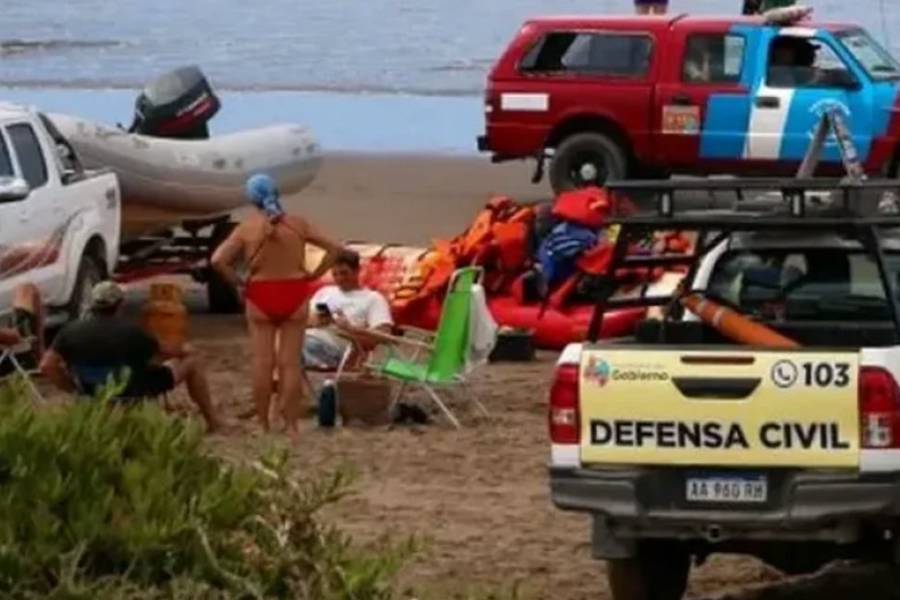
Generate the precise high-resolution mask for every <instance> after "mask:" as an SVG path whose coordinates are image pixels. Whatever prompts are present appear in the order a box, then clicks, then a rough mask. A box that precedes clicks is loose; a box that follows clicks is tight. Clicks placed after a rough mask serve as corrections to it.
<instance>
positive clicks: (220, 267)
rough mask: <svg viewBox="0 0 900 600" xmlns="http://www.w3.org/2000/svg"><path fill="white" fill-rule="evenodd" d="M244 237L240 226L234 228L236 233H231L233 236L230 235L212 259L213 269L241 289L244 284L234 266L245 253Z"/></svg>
mask: <svg viewBox="0 0 900 600" xmlns="http://www.w3.org/2000/svg"><path fill="white" fill-rule="evenodd" d="M242 235H243V227H242V226H241V225H238V226H237V227H235V228H234V231H232V232H231V235H229V236H228V238H226V239H225V241H224V242H222V243H221V244H219V247H218V248H216V251H215V252H213V255H212V259H210V262H211V263H212V267H213V269H215V270H216V271H218V273H219V274H220V275H221V276H222V277H223V278H224V279H225V281H227V282H228V283H230V284H231V285H233V286H235V287H240V286H241V284H242V282H241V279H240V277H238V274H237V271H236V270H235V268H234V264H235V263H236V262H237V261H238V259H239V258H240V257H241V255H242V254H243V252H244V240H243V237H242Z"/></svg>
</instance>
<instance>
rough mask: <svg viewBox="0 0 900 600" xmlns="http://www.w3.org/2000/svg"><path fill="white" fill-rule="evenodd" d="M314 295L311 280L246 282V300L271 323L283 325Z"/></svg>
mask: <svg viewBox="0 0 900 600" xmlns="http://www.w3.org/2000/svg"><path fill="white" fill-rule="evenodd" d="M314 293H315V288H314V286H313V282H312V280H311V279H306V278H299V277H298V278H294V279H260V280H252V281H248V282H247V291H246V294H245V295H246V298H247V300H249V301H250V302H252V303H253V306H255V307H256V308H258V309H259V310H260V311H262V312H263V313H264V314H265V315H266V316H267V317H269V320H270V321H272V322H273V323H283V322H284V321H287V320H288V319H290V318H291V317H293V316H294V314H296V312H297V309H299V308H300V307H301V306H302V305H303V303H304V302H306V301H307V300H309V299H310V298H311V297H312V295H313V294H314Z"/></svg>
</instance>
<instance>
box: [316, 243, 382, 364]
mask: <svg viewBox="0 0 900 600" xmlns="http://www.w3.org/2000/svg"><path fill="white" fill-rule="evenodd" d="M331 275H332V278H333V279H334V285H329V286H325V287H323V288H321V289H320V290H319V291H318V292H316V293H315V295H314V296H313V297H312V300H311V301H310V309H311V310H312V315H310V320H309V323H310V329H307V331H306V338H305V340H304V342H303V361H304V364H305V365H306V366H307V367H311V368H315V369H336V368H337V367H338V365H339V364H340V362H341V358H342V357H343V356H344V352H346V350H347V348H348V347H349V345H350V341H349V340H348V339H347V336H350V337H364V336H365V333H366V332H367V331H371V330H376V331H381V332H384V333H388V332H390V330H391V327H392V325H393V320H392V318H391V308H390V306H389V305H388V302H387V299H386V298H385V297H384V296H382V295H381V294H379V293H378V292H376V291H374V290H370V289H368V288H364V287H363V286H362V285H361V284H360V282H359V255H358V254H356V253H355V252H350V251H344V252H342V253H341V254H340V255H338V257H337V258H336V259H335V263H334V266H333V267H332V269H331ZM341 333H342V334H344V335H343V336H342V335H340V334H341Z"/></svg>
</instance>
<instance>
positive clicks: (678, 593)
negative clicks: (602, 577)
mask: <svg viewBox="0 0 900 600" xmlns="http://www.w3.org/2000/svg"><path fill="white" fill-rule="evenodd" d="M690 571H691V555H690V554H689V553H688V552H687V550H685V549H684V547H683V546H681V545H680V544H678V543H677V542H644V543H642V544H641V545H640V546H638V555H637V556H636V557H635V558H630V559H619V560H610V561H607V565H606V575H607V578H608V581H609V589H610V591H611V592H612V597H613V600H681V599H682V598H683V597H684V593H685V591H686V590H687V582H688V576H689V575H690Z"/></svg>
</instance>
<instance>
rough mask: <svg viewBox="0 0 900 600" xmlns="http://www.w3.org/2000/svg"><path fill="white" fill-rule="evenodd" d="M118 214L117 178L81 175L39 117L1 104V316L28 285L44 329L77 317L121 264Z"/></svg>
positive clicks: (92, 173)
mask: <svg viewBox="0 0 900 600" xmlns="http://www.w3.org/2000/svg"><path fill="white" fill-rule="evenodd" d="M120 215H121V203H120V194H119V184H118V181H117V179H116V176H115V175H114V174H112V173H109V172H103V171H86V170H84V169H83V168H82V167H81V165H80V163H79V162H78V159H77V157H76V155H75V153H74V152H73V151H72V148H71V146H69V145H68V143H67V142H66V140H65V139H64V138H63V137H62V136H61V135H60V134H59V133H58V131H56V129H55V128H54V127H53V125H52V123H51V122H50V121H49V120H48V119H46V118H45V117H44V116H43V115H41V114H40V113H38V112H36V111H34V110H32V109H30V108H25V107H21V106H16V105H9V104H0V316H3V314H4V313H7V312H8V311H9V309H10V308H11V307H10V303H11V301H12V295H13V292H14V290H15V288H16V287H17V286H18V285H20V284H22V283H26V282H27V283H33V284H35V285H37V286H38V288H39V289H40V291H41V294H42V295H43V299H44V301H45V304H46V306H47V308H48V309H49V315H48V323H49V324H51V325H52V324H54V323H59V322H61V321H64V320H67V319H70V318H73V317H76V316H78V315H79V314H81V312H82V311H83V310H84V309H85V306H86V301H87V300H88V298H89V292H90V289H91V287H92V286H93V284H94V283H96V282H98V281H100V280H101V279H103V278H105V277H106V276H107V275H108V274H109V273H111V272H112V271H113V269H114V267H115V264H116V261H117V260H118V253H119V231H120V227H121V216H120Z"/></svg>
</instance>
